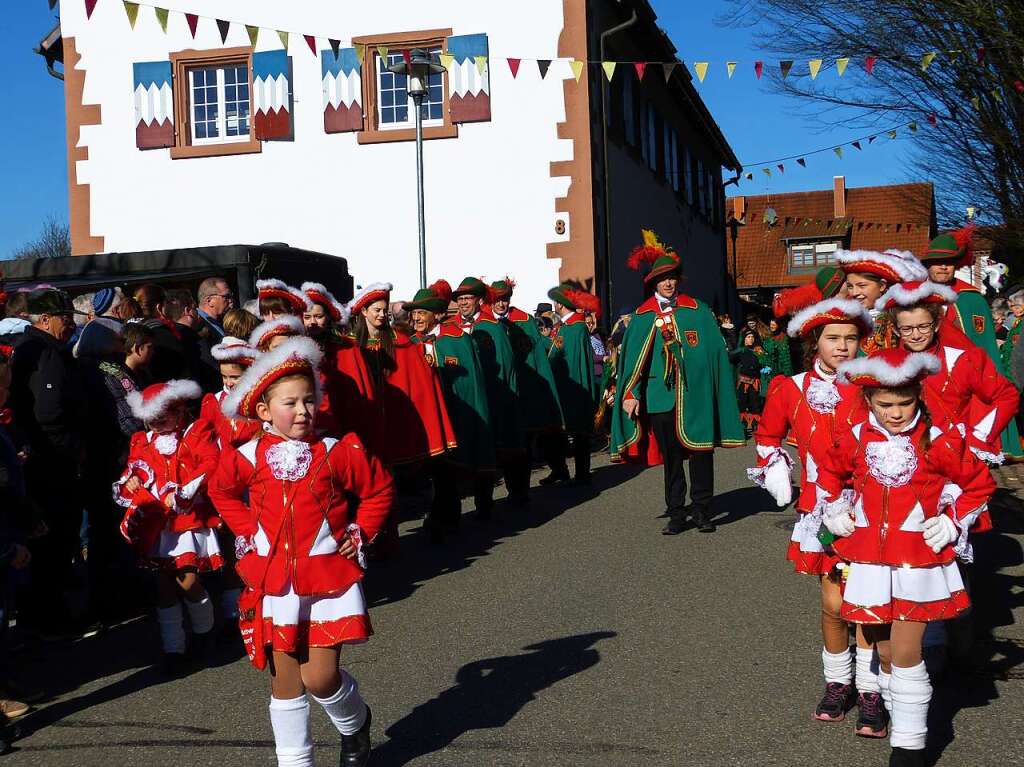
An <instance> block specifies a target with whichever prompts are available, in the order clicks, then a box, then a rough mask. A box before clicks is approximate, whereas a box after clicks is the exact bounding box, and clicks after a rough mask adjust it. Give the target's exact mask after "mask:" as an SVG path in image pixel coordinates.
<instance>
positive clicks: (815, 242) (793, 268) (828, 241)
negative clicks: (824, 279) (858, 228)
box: [786, 237, 843, 274]
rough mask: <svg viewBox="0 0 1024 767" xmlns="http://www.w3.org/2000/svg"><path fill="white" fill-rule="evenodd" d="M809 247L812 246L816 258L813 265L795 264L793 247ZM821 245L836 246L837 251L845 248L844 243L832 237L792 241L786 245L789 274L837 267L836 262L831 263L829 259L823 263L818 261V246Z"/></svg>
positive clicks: (812, 253) (812, 252)
mask: <svg viewBox="0 0 1024 767" xmlns="http://www.w3.org/2000/svg"><path fill="white" fill-rule="evenodd" d="M808 245H809V246H811V255H812V256H813V257H814V258H813V263H811V264H810V265H806V266H804V265H802V266H797V265H796V264H795V263H793V247H794V246H802V247H806V246H808ZM819 245H835V246H836V250H838V249H840V248H842V247H843V241H842V240H834V239H832V238H830V237H822V238H820V239H819V238H813V239H806V240H791V241H790V242H788V243H786V258H787V260H788V261H789V269H788V272H789V273H790V274H805V273H807V272H813V271H815V270H817V269H822V268H824V267H826V266H834V265H835V261H832V262H829V261H828V259H827V258H826V259H825V260H823V261H821V262H819V261H818V246H819Z"/></svg>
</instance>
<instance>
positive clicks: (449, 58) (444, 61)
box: [439, 53, 455, 69]
mask: <svg viewBox="0 0 1024 767" xmlns="http://www.w3.org/2000/svg"><path fill="white" fill-rule="evenodd" d="M439 58H440V60H441V66H442V67H444V68H445V69H451V68H452V64H453V63H454V62H455V57H454V56H453V55H452V54H450V53H442V54H441V55H440V56H439Z"/></svg>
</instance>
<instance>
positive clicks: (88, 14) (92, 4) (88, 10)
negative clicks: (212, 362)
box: [85, 0, 96, 19]
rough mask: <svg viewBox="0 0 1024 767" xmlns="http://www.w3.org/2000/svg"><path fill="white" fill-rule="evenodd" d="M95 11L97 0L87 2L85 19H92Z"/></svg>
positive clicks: (87, 0) (86, 0)
mask: <svg viewBox="0 0 1024 767" xmlns="http://www.w3.org/2000/svg"><path fill="white" fill-rule="evenodd" d="M94 10H96V0H85V18H87V19H91V18H92V12H93V11H94Z"/></svg>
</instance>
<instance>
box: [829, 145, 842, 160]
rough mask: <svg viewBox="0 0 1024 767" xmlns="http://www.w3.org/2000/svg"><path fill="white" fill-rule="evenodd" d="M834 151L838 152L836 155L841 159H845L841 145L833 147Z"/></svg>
mask: <svg viewBox="0 0 1024 767" xmlns="http://www.w3.org/2000/svg"><path fill="white" fill-rule="evenodd" d="M832 151H833V152H835V153H836V157H838V158H839V159H840V160H842V159H843V148H842V147H841V146H834V147H832Z"/></svg>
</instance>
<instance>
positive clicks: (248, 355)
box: [210, 336, 259, 367]
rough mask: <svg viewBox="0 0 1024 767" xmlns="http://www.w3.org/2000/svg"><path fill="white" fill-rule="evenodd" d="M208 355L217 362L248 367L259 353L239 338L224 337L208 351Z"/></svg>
mask: <svg viewBox="0 0 1024 767" xmlns="http://www.w3.org/2000/svg"><path fill="white" fill-rule="evenodd" d="M210 354H211V355H212V356H213V358H214V359H215V360H217V362H225V363H227V362H231V363H234V364H236V365H242V366H243V367H249V365H251V364H252V363H253V360H255V359H256V355H257V354H259V352H257V351H256V349H254V348H253V347H251V346H249V344H248V343H246V342H245V341H243V340H242V339H241V338H235V337H234V336H224V339H223V340H222V341H221V342H220V343H219V344H217V345H216V346H214V347H213V348H212V349H210Z"/></svg>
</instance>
